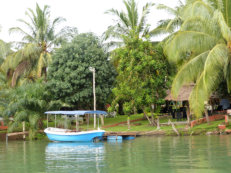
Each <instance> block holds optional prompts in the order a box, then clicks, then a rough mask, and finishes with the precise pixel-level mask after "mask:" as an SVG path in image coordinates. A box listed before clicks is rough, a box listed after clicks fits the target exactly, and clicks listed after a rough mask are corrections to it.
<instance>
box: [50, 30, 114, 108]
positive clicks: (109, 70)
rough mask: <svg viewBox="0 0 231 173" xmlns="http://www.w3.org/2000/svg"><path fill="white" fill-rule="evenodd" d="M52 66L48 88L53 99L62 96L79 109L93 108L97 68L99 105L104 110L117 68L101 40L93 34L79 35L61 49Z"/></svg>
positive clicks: (55, 55)
mask: <svg viewBox="0 0 231 173" xmlns="http://www.w3.org/2000/svg"><path fill="white" fill-rule="evenodd" d="M53 58H54V59H53V63H52V65H51V66H50V67H49V72H48V73H49V74H48V90H49V91H50V92H51V94H52V96H53V99H61V100H62V101H63V102H64V103H67V104H71V105H73V108H76V109H92V105H93V92H92V72H91V71H90V70H89V67H94V68H95V70H96V77H95V78H96V80H95V81H96V98H97V108H101V109H104V105H105V104H106V100H107V98H108V96H109V94H110V93H111V88H112V85H113V83H114V76H115V70H114V69H113V66H112V65H111V64H110V62H109V60H108V54H107V53H105V52H104V50H103V48H102V46H101V44H100V42H99V39H98V38H97V37H96V36H94V35H93V34H92V33H86V34H80V35H77V36H76V37H75V38H74V39H73V40H72V42H71V43H68V44H66V45H64V46H63V47H62V48H60V49H58V50H57V51H56V52H55V54H54V57H53Z"/></svg>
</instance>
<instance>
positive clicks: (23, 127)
mask: <svg viewBox="0 0 231 173" xmlns="http://www.w3.org/2000/svg"><path fill="white" fill-rule="evenodd" d="M25 130H26V127H25V121H23V122H22V132H23V140H25V139H26V135H25V133H24V132H25Z"/></svg>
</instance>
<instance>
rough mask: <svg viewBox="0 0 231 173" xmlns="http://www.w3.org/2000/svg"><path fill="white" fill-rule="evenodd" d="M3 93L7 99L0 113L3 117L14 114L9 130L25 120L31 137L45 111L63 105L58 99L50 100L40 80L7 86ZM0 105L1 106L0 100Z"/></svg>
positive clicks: (40, 122)
mask: <svg viewBox="0 0 231 173" xmlns="http://www.w3.org/2000/svg"><path fill="white" fill-rule="evenodd" d="M0 93H1V92H0ZM4 94H5V96H7V98H8V100H7V105H6V106H5V108H4V111H3V112H2V113H1V114H3V116H4V117H9V116H12V115H14V121H13V123H11V124H10V126H9V131H12V130H14V129H15V128H17V127H18V126H19V125H20V124H21V123H22V122H27V124H28V126H29V130H30V136H31V137H34V134H35V132H36V130H37V129H38V128H39V124H40V125H42V121H41V118H42V117H43V116H42V115H43V114H44V112H45V111H47V110H53V109H59V108H60V107H61V106H63V103H62V102H61V101H59V100H55V101H51V100H50V97H49V93H48V91H47V90H46V88H45V85H44V83H43V81H41V80H39V81H37V82H35V83H29V84H25V85H22V86H19V87H17V88H9V89H8V90H5V92H4ZM2 98H3V97H1V99H2ZM0 106H3V105H2V104H1V102H0ZM0 108H1V107H0Z"/></svg>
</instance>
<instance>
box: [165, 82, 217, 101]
mask: <svg viewBox="0 0 231 173" xmlns="http://www.w3.org/2000/svg"><path fill="white" fill-rule="evenodd" d="M194 86H195V84H193V83H192V84H188V85H184V86H182V87H181V89H180V91H179V94H178V97H177V98H174V97H173V96H172V94H171V90H170V89H169V90H167V92H166V93H167V96H166V97H165V100H166V101H188V100H189V97H190V94H191V92H192V90H193V88H194ZM218 98H220V95H219V94H217V93H216V92H215V93H213V94H212V95H211V96H210V99H218Z"/></svg>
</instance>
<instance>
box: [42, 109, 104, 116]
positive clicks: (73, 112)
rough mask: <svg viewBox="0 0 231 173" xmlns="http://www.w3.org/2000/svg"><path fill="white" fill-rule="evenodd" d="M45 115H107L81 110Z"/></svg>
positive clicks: (51, 112) (52, 112)
mask: <svg viewBox="0 0 231 173" xmlns="http://www.w3.org/2000/svg"><path fill="white" fill-rule="evenodd" d="M45 114H54V115H58V114H61V115H85V114H98V115H107V112H105V111H91V110H81V111H47V112H45Z"/></svg>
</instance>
